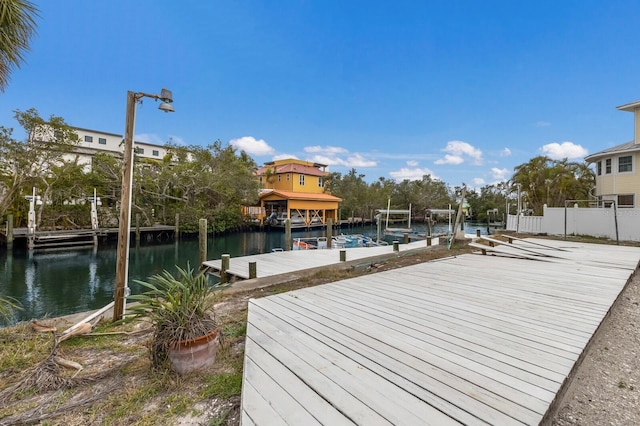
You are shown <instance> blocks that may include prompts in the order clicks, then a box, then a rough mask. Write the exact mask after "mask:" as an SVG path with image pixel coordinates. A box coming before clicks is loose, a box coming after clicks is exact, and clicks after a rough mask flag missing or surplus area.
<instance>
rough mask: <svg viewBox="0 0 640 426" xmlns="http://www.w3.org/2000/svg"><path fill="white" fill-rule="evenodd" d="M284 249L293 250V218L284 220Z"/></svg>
mask: <svg viewBox="0 0 640 426" xmlns="http://www.w3.org/2000/svg"><path fill="white" fill-rule="evenodd" d="M284 250H285V251H289V250H291V219H289V218H286V219H285V221H284Z"/></svg>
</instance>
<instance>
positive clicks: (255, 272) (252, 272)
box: [249, 262, 258, 279]
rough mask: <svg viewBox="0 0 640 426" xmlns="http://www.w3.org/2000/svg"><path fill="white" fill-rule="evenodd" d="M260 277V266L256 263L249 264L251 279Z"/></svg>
mask: <svg viewBox="0 0 640 426" xmlns="http://www.w3.org/2000/svg"><path fill="white" fill-rule="evenodd" d="M257 276H258V266H257V263H256V262H249V279H252V278H256V277H257Z"/></svg>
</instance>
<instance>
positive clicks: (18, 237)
mask: <svg viewBox="0 0 640 426" xmlns="http://www.w3.org/2000/svg"><path fill="white" fill-rule="evenodd" d="M118 232H119V229H118V228H98V229H70V230H53V231H36V232H35V233H34V234H30V233H29V232H28V230H27V228H15V229H13V237H12V240H13V241H15V242H16V243H18V244H23V245H29V246H31V247H30V249H34V250H52V249H76V248H81V247H87V246H96V245H97V244H98V239H104V240H106V239H112V238H116V237H117V235H118ZM131 234H132V236H133V237H134V238H139V239H144V240H145V241H169V240H172V239H174V238H175V226H167V225H154V226H141V227H133V228H131ZM134 238H132V240H134Z"/></svg>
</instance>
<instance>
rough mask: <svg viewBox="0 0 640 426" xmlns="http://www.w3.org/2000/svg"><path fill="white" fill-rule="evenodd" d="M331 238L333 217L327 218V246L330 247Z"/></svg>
mask: <svg viewBox="0 0 640 426" xmlns="http://www.w3.org/2000/svg"><path fill="white" fill-rule="evenodd" d="M332 238H333V219H331V218H329V219H327V248H328V249H330V248H331V240H332Z"/></svg>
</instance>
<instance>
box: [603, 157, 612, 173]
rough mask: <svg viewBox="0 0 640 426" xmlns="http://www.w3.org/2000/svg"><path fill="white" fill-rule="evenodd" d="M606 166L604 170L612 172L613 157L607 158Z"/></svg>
mask: <svg viewBox="0 0 640 426" xmlns="http://www.w3.org/2000/svg"><path fill="white" fill-rule="evenodd" d="M604 166H605V170H604V172H605V173H606V174H611V158H607V159H606V160H605V163H604Z"/></svg>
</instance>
